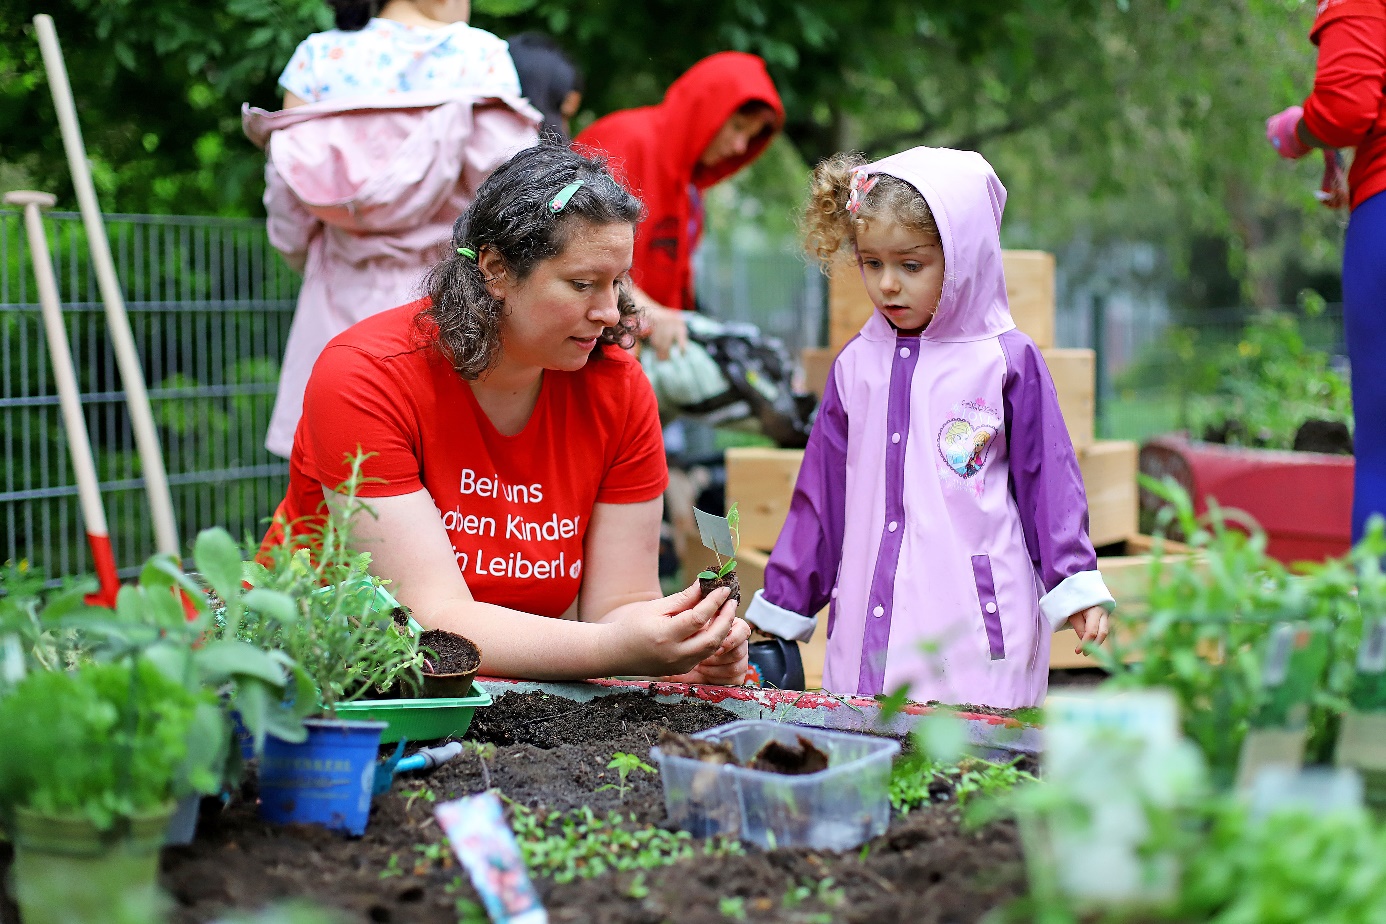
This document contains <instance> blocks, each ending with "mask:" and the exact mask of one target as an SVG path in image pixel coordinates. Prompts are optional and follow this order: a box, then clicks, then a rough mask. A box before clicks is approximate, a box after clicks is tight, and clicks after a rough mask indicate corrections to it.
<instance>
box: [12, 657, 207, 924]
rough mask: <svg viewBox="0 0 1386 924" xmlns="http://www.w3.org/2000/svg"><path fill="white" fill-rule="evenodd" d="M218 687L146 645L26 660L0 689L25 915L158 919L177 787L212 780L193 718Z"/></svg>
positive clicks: (65, 921)
mask: <svg viewBox="0 0 1386 924" xmlns="http://www.w3.org/2000/svg"><path fill="white" fill-rule="evenodd" d="M206 710H212V711H213V712H215V711H216V710H217V703H216V697H215V695H214V694H213V693H212V692H211V691H210V690H206V689H190V688H189V687H187V686H186V685H184V684H183V683H180V682H178V681H176V680H174V679H173V678H171V677H169V676H168V674H167V673H165V671H164V670H163V668H162V667H160V666H159V665H158V664H156V663H155V662H154V660H153V659H151V658H150V657H148V656H146V655H144V654H142V653H136V654H134V655H133V656H130V657H125V658H121V659H118V660H114V661H109V662H96V661H88V662H85V663H82V664H79V665H78V666H77V667H75V668H73V669H71V670H56V671H48V670H37V671H32V672H28V673H26V674H25V676H24V677H23V678H22V679H19V680H18V681H17V682H15V683H13V684H11V685H10V686H9V687H8V688H7V689H6V690H5V691H4V693H3V695H0V741H4V747H3V748H0V815H2V816H3V819H4V824H5V828H6V831H7V833H8V835H9V838H10V840H11V841H12V842H13V844H14V851H15V858H14V866H13V871H12V875H13V891H12V894H13V895H14V897H15V900H16V902H17V903H18V905H19V909H20V913H21V915H22V917H23V919H24V921H25V924H50V922H51V924H88V922H91V924H97V922H107V921H126V920H131V921H134V920H138V921H152V920H157V919H158V917H159V909H160V907H161V904H162V900H161V898H160V895H159V892H158V889H157V883H156V878H157V874H158V861H159V848H160V847H161V846H162V844H163V843H164V832H165V829H166V828H167V826H168V821H169V818H170V816H171V815H172V813H173V809H174V799H175V796H176V795H177V793H178V791H179V787H180V786H182V785H187V786H191V787H195V788H197V789H200V790H202V791H215V789H216V787H217V786H218V785H219V782H220V777H219V775H218V772H217V767H216V765H215V755H214V754H208V753H207V752H205V751H202V750H199V748H198V747H197V746H196V744H195V742H196V740H197V736H196V734H195V732H194V728H195V726H196V725H197V723H198V722H199V719H200V717H201V716H203V715H205V714H206Z"/></svg>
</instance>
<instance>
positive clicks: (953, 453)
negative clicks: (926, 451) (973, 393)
mask: <svg viewBox="0 0 1386 924" xmlns="http://www.w3.org/2000/svg"><path fill="white" fill-rule="evenodd" d="M948 411H949V415H950V416H949V418H948V419H947V420H945V421H944V422H943V426H942V427H940V428H939V431H938V440H937V445H938V455H939V462H940V463H941V464H940V465H939V466H938V477H939V481H941V482H942V483H943V485H944V487H946V488H952V489H954V490H960V491H968V492H969V493H971V494H974V495H976V496H977V497H981V496H982V488H983V487H984V485H985V482H986V478H985V476H983V477H981V478H978V477H977V475H978V474H980V473H981V471H982V469H983V468H984V467H985V466H986V461H987V456H988V454H989V453H990V452H991V447H992V445H993V444H994V443H995V442H996V440H997V438H998V436H999V434H1000V433H1001V420H1002V418H1001V414H1000V412H999V411H997V410H996V409H994V408H992V407H990V406H988V405H987V403H986V402H985V401H984V400H982V399H981V398H978V399H976V400H972V399H963V400H962V401H959V402H957V403H956V404H954V405H953V406H952V407H951V408H949V409H948Z"/></svg>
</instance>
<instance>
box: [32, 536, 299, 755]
mask: <svg viewBox="0 0 1386 924" xmlns="http://www.w3.org/2000/svg"><path fill="white" fill-rule="evenodd" d="M193 562H194V564H195V565H196V567H197V569H198V570H197V573H196V575H193V574H188V573H185V572H184V571H183V569H182V566H181V565H180V564H179V562H178V561H177V560H176V559H175V558H174V557H173V556H171V555H155V556H153V557H151V558H150V559H149V560H148V561H147V562H146V563H145V566H144V568H143V569H142V570H141V572H140V577H139V581H138V583H135V584H128V585H126V586H124V587H122V588H121V589H120V593H119V594H118V596H117V597H116V606H115V610H114V611H110V610H105V609H99V608H84V609H81V610H79V611H76V612H74V613H72V614H70V615H65V614H63V613H61V612H60V613H59V614H58V616H57V618H59V619H60V621H61V625H63V626H65V627H68V628H72V629H76V630H78V631H79V632H81V633H82V634H83V635H84V636H85V637H86V638H87V639H88V643H89V644H90V645H91V646H92V651H93V653H94V655H95V656H96V657H99V658H104V659H116V658H125V657H132V656H136V655H138V656H141V657H144V658H147V659H148V660H150V661H151V662H152V663H154V664H156V665H158V666H159V668H160V669H161V670H163V671H164V673H165V674H166V675H167V676H168V677H169V678H170V679H171V680H173V681H175V682H177V683H181V684H182V685H183V686H184V687H185V688H187V689H188V690H189V691H197V690H200V689H204V688H205V689H210V690H213V691H215V692H216V693H218V694H220V695H221V696H222V697H223V698H224V699H225V701H226V702H227V703H229V704H230V705H231V706H233V707H234V708H235V709H237V710H238V711H239V713H240V717H241V722H242V723H243V724H244V725H245V727H246V729H247V730H248V731H249V732H250V733H251V735H252V737H253V739H254V741H255V747H256V749H257V750H258V749H259V748H260V747H261V746H262V744H263V741H264V738H265V735H266V734H271V733H272V734H274V735H275V736H277V737H279V738H283V739H284V740H287V741H301V740H303V737H304V735H305V731H304V728H303V724H302V716H303V715H304V714H305V713H306V709H304V708H303V707H304V704H305V703H308V704H311V702H312V695H311V694H312V688H311V686H309V685H308V678H307V676H306V675H305V674H304V673H303V672H302V671H301V670H300V669H299V668H298V665H297V664H296V663H295V662H294V661H293V659H292V658H291V657H289V656H288V655H286V654H285V653H284V652H281V651H277V650H273V649H266V648H264V647H262V646H259V645H256V644H254V643H253V642H250V641H247V640H245V639H242V638H238V637H237V636H238V635H239V634H240V627H241V625H242V624H243V623H244V622H245V621H247V620H252V619H254V620H260V621H263V622H266V623H275V624H282V623H286V622H292V621H293V620H295V619H297V618H298V614H297V612H296V610H295V609H294V606H293V601H292V599H290V598H289V597H288V596H287V595H285V594H281V593H277V592H274V591H269V590H263V589H251V590H245V589H244V588H243V586H242V583H241V577H240V575H241V570H242V560H241V550H240V547H239V546H238V545H237V544H236V542H235V540H233V539H232V538H231V536H230V535H229V534H228V533H227V532H226V531H225V530H222V529H209V530H203V531H202V532H201V533H198V535H197V538H196V540H195V541H194V543H193ZM209 590H210V591H211V592H212V593H214V594H215V596H216V599H217V601H218V603H219V607H218V609H217V611H216V612H215V613H214V612H213V607H212V602H211V600H210V599H209V596H208V591H209ZM229 733H230V725H229V721H228V718H227V716H226V712H225V710H224V709H222V708H219V707H217V706H213V707H208V708H206V709H203V710H202V711H201V713H200V715H199V717H198V721H197V723H196V725H195V726H194V728H193V732H192V734H193V738H192V744H191V746H192V748H193V750H194V752H195V753H198V754H201V753H215V754H218V755H220V759H221V761H222V762H223V763H225V762H226V760H227V759H228V758H230V759H231V760H235V759H237V758H238V756H239V755H238V753H237V752H235V751H233V750H230V749H228V748H227V741H228V737H229Z"/></svg>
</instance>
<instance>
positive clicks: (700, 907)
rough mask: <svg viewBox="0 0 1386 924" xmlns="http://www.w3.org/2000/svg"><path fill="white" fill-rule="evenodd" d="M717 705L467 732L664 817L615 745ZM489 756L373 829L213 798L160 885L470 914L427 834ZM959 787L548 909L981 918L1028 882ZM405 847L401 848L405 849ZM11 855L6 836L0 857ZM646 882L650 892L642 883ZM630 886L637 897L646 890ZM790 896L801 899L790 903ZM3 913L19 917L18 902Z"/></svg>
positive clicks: (578, 801)
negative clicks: (842, 828)
mask: <svg viewBox="0 0 1386 924" xmlns="http://www.w3.org/2000/svg"><path fill="white" fill-rule="evenodd" d="M731 718H732V717H731V716H730V714H729V713H727V712H724V711H722V710H720V709H718V708H716V707H714V706H709V705H706V704H683V705H678V706H668V705H661V704H659V703H657V702H655V701H654V700H653V699H651V698H649V697H647V696H645V695H643V694H634V693H631V694H621V695H618V696H611V697H607V698H603V699H599V700H596V701H594V702H592V703H590V704H586V705H580V704H577V703H573V702H570V701H568V700H564V699H560V698H557V697H551V696H547V695H545V694H541V693H527V694H515V693H510V694H506V695H505V696H503V697H501V698H500V699H499V700H498V701H497V702H496V704H495V705H494V706H492V707H490V708H487V709H481V710H478V712H477V715H476V718H475V720H474V721H473V724H472V728H471V730H470V731H469V732H468V735H467V737H468V738H471V739H475V740H478V741H485V742H491V743H493V744H495V745H496V751H495V756H494V758H492V759H491V760H489V761H488V765H489V773H490V781H491V783H492V785H494V786H496V787H498V788H499V789H500V790H501V791H502V792H503V793H504V794H505V795H506V796H508V797H509V798H511V799H513V800H515V801H516V802H518V803H521V804H523V805H527V806H530V807H533V808H536V809H537V808H540V807H546V808H548V809H552V810H558V811H566V810H569V809H572V808H576V807H579V806H582V805H588V806H590V807H591V808H592V809H593V811H595V812H596V813H598V814H599V815H604V814H605V813H606V812H607V811H609V810H616V811H620V812H622V813H624V814H625V815H627V816H629V817H633V818H634V819H635V820H636V821H638V822H640V823H653V824H660V823H662V822H663V820H664V803H663V796H662V790H661V788H660V782H659V776H658V774H650V773H644V772H642V771H639V770H637V771H635V772H634V773H633V774H632V775H631V777H630V786H629V789H628V791H627V792H626V793H625V794H624V797H623V796H621V795H619V794H618V791H617V790H615V789H606V790H601V791H598V787H600V786H602V785H604V784H607V783H612V782H615V781H616V771H614V770H608V769H606V764H607V762H608V761H609V760H610V759H611V756H612V754H613V753H614V752H617V751H624V752H627V753H632V754H637V755H639V756H641V757H642V758H645V757H647V756H648V753H649V748H650V747H651V746H652V745H653V744H655V743H656V741H657V739H658V737H659V735H660V732H661V731H662V730H669V731H673V732H683V733H691V732H695V731H701V730H702V729H705V728H709V727H711V726H714V725H720V724H723V723H725V722H728V721H730V720H731ZM483 788H484V784H483V776H482V768H481V765H480V763H479V760H478V758H477V757H476V755H475V753H469V754H466V755H464V756H463V757H461V758H459V759H458V760H457V761H454V762H453V763H451V764H448V765H445V766H443V767H441V768H439V769H438V770H436V771H434V772H433V773H432V774H431V775H428V776H423V775H415V776H408V777H401V778H397V779H396V780H395V783H394V786H393V788H392V790H391V791H390V793H389V794H387V795H384V796H380V797H377V798H376V800H375V803H374V808H373V810H372V813H371V819H370V827H369V828H368V829H367V832H366V835H365V836H364V837H362V838H359V839H349V838H346V837H343V836H339V835H335V834H329V833H327V832H325V831H322V830H320V829H318V828H314V827H297V826H290V827H275V826H271V825H268V824H265V823H263V822H261V821H259V819H258V818H257V817H256V814H255V804H254V790H253V785H250V784H247V785H246V786H244V787H243V788H242V791H241V793H240V796H239V798H237V799H234V800H232V801H231V803H230V804H229V805H228V806H226V807H225V808H221V807H220V806H219V804H218V803H217V802H215V801H212V800H207V801H205V802H204V803H203V812H202V817H201V823H200V826H199V830H198V833H197V840H196V841H195V842H194V843H193V844H192V845H190V846H188V847H177V848H167V849H166V850H165V851H164V854H163V874H162V883H163V885H164V887H165V888H166V889H167V890H168V891H169V892H170V893H171V895H172V896H173V899H174V902H175V905H174V910H173V912H172V914H171V915H170V918H169V920H170V921H171V922H174V924H191V922H206V921H213V920H215V919H216V918H217V917H218V916H221V915H223V914H225V913H226V912H227V911H229V910H231V909H253V908H259V907H263V906H264V905H265V904H267V903H269V902H271V901H274V900H278V899H285V898H290V897H298V898H304V899H307V900H309V901H311V902H314V903H317V904H321V905H323V906H330V907H335V908H339V909H342V910H343V911H345V912H346V914H347V918H348V920H351V921H356V922H425V924H431V922H438V924H444V922H446V924H456V922H457V921H458V913H457V909H456V904H457V900H458V899H459V898H465V899H470V900H472V901H475V900H476V896H475V894H474V893H473V892H472V889H471V886H470V884H465V878H466V877H465V876H461V878H460V879H459V875H460V873H461V871H460V870H459V869H458V867H457V866H456V864H455V862H451V861H450V852H448V853H447V856H448V858H449V859H444V860H436V859H428V858H427V857H426V856H425V854H424V852H423V851H422V850H418V849H416V846H420V845H421V846H424V847H427V845H431V844H436V843H439V842H442V841H443V836H442V834H441V832H440V831H439V829H438V826H437V824H436V823H435V822H434V820H433V808H434V805H435V804H436V803H437V802H439V801H445V800H447V799H452V798H457V797H459V796H464V795H469V794H472V793H477V792H480V791H482V790H483ZM942 798H943V800H945V801H942V802H940V803H937V804H935V805H933V806H930V807H926V808H923V809H916V810H915V811H914V812H912V813H910V814H909V815H906V816H897V817H895V818H893V819H892V822H891V825H890V829H889V831H888V832H887V833H886V834H885V836H883V837H880V838H877V839H875V840H873V841H871V842H870V843H869V844H868V845H867V847H866V848H865V849H864V850H860V851H857V850H854V851H850V852H848V853H845V854H835V853H827V852H816V851H808V850H784V849H782V850H775V851H770V852H768V853H763V852H759V851H756V850H754V849H751V848H748V852H747V855H746V856H742V857H737V856H725V857H716V858H707V857H703V856H699V857H697V858H696V859H693V860H688V861H684V862H681V863H679V864H676V865H674V866H670V867H664V868H662V869H657V870H651V871H648V872H647V873H645V874H644V876H643V877H642V878H641V879H640V880H639V881H637V880H636V876H637V874H635V873H631V872H617V873H609V874H607V875H605V876H601V877H598V878H595V879H587V880H577V881H575V882H571V883H567V884H558V883H555V882H553V881H551V880H547V879H542V878H541V879H537V880H536V885H537V887H538V889H539V891H540V893H541V895H542V896H543V899H544V901H545V904H546V906H547V908H548V910H549V916H550V920H551V921H555V922H591V924H661V922H665V921H669V922H690V924H725V922H727V921H730V920H733V918H731V917H728V916H726V915H724V914H723V911H722V910H719V903H721V902H722V900H723V899H731V900H733V901H735V900H737V899H740V900H741V901H740V907H741V909H743V911H744V919H745V920H750V921H758V922H760V921H766V922H787V924H805V922H809V921H830V920H831V921H847V922H873V924H877V922H879V924H885V922H896V921H899V922H910V924H933V922H937V924H942V922H972V921H978V920H980V919H981V918H982V917H983V916H985V914H986V913H987V912H988V911H989V910H991V909H993V908H995V907H997V906H998V905H1000V904H1002V903H1004V902H1006V901H1008V900H1009V899H1011V898H1014V897H1016V896H1018V895H1019V894H1020V893H1021V889H1022V886H1023V870H1022V867H1021V856H1020V847H1019V839H1018V836H1017V834H1016V831H1015V828H1014V827H1013V826H1012V825H1010V824H993V825H990V826H988V827H985V828H982V829H981V830H978V831H968V830H964V828H963V827H962V826H961V824H960V822H959V818H958V813H957V811H956V809H955V808H954V807H953V806H952V805H951V803H950V802H948V801H946V800H947V799H948V794H947V793H946V792H942ZM392 857H394V858H395V860H394V861H393V865H392V861H391V858H392ZM8 862H9V855H8V850H7V849H6V848H3V847H0V864H2V865H3V866H5V867H8ZM828 878H831V879H832V880H833V882H832V884H831V886H830V888H831V889H833V890H841V892H840V900H838V901H835V902H834V903H833V905H832V907H829V906H828V905H825V904H823V903H822V902H820V901H819V900H817V899H815V898H809V899H807V900H803V901H799V902H795V901H794V900H793V897H792V896H793V892H794V890H795V889H797V888H799V887H800V886H803V885H809V886H814V885H815V884H816V883H819V882H821V881H822V880H824V879H828ZM642 887H643V888H642ZM632 893H634V894H635V895H639V896H640V897H638V898H636V897H631V895H632ZM786 896H791V898H790V900H789V901H786ZM5 905H6V907H5V909H4V911H5V915H4V917H5V921H6V922H11V921H13V920H14V911H13V907H12V906H9V905H8V902H6V903H5Z"/></svg>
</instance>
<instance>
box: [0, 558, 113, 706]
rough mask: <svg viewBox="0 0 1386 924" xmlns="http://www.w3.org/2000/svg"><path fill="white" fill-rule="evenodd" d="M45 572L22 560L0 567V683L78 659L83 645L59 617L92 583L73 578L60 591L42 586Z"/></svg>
mask: <svg viewBox="0 0 1386 924" xmlns="http://www.w3.org/2000/svg"><path fill="white" fill-rule="evenodd" d="M45 583H46V575H45V574H44V573H43V571H41V570H39V569H37V568H31V567H29V563H28V562H26V561H20V562H6V563H5V566H4V568H2V569H0V688H3V687H4V686H5V685H7V684H10V683H15V682H17V681H19V680H20V679H21V678H22V677H23V676H24V675H25V674H26V673H28V672H29V671H33V670H46V671H53V670H62V669H63V668H67V667H73V666H75V665H76V664H77V663H78V662H80V661H81V660H82V659H83V658H84V656H85V654H86V648H85V646H84V645H83V644H82V640H81V638H80V637H79V636H78V634H77V633H76V632H75V631H74V630H71V629H63V628H62V627H61V626H60V625H59V620H60V619H61V618H62V617H63V616H65V615H67V614H68V613H73V612H76V611H78V610H80V609H82V608H83V607H84V606H85V605H86V602H85V599H84V598H85V596H86V594H87V593H89V592H90V591H91V590H93V589H94V587H95V582H93V581H90V580H87V581H79V582H76V583H75V584H73V585H72V586H69V587H66V588H64V589H63V590H60V591H54V592H48V591H45V589H44V584H45Z"/></svg>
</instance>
